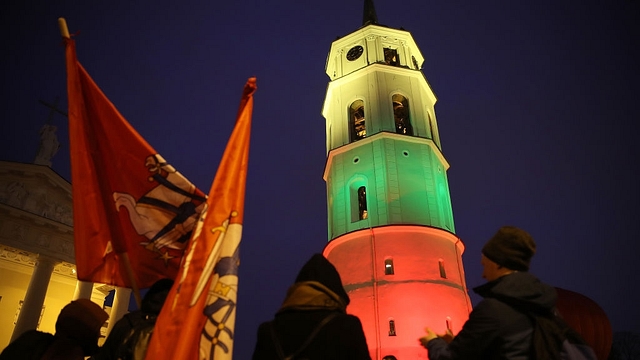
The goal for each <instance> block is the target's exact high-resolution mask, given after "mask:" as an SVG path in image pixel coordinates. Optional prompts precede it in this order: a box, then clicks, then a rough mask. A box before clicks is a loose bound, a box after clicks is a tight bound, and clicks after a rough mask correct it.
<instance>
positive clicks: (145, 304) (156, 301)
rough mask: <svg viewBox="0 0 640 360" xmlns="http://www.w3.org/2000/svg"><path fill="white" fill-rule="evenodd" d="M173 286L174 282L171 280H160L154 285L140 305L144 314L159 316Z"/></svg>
mask: <svg viewBox="0 0 640 360" xmlns="http://www.w3.org/2000/svg"><path fill="white" fill-rule="evenodd" d="M172 286H173V280H171V279H160V280H158V281H156V282H155V283H153V285H151V287H150V288H149V291H147V293H146V294H145V295H144V298H142V304H141V305H140V309H141V310H142V312H145V313H151V314H159V313H160V309H162V305H163V304H164V301H165V300H166V298H167V295H169V291H170V290H171V287H172Z"/></svg>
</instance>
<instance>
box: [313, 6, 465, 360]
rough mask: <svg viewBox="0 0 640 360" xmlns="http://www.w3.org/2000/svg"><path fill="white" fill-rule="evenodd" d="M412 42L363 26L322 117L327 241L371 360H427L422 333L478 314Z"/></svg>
mask: <svg viewBox="0 0 640 360" xmlns="http://www.w3.org/2000/svg"><path fill="white" fill-rule="evenodd" d="M423 61H424V58H423V56H422V54H421V53H420V50H419V49H418V47H417V45H416V43H415V41H414V40H413V37H412V36H411V34H410V33H409V32H407V31H405V30H397V29H391V28H388V27H386V26H382V25H379V24H378V22H377V17H376V13H375V9H374V7H373V1H372V0H366V1H365V6H364V20H363V26H362V27H361V28H359V29H357V30H356V31H354V32H352V33H351V34H348V35H346V36H344V37H342V38H339V39H337V40H336V41H334V42H333V43H332V45H331V50H330V52H329V57H328V59H327V65H326V71H327V74H328V75H329V77H330V78H331V81H330V82H329V86H328V88H327V95H326V99H325V102H324V106H323V109H322V114H323V116H324V117H325V118H326V139H327V140H326V141H327V142H326V145H327V162H326V167H325V170H324V179H325V181H326V182H327V209H328V228H329V243H328V244H327V246H326V247H325V249H324V255H325V256H326V257H327V258H328V259H329V260H330V261H331V262H332V263H333V264H334V265H335V266H336V267H337V269H338V271H339V272H340V276H341V277H342V281H343V283H344V286H345V289H346V290H347V292H348V294H349V297H350V298H351V304H350V305H349V307H348V309H347V310H348V312H349V313H352V314H354V315H357V316H358V317H359V318H360V320H361V321H362V324H363V326H364V329H365V334H366V337H367V343H368V345H369V351H370V353H371V356H372V358H373V359H379V360H381V359H398V360H400V359H412V360H413V359H426V358H427V352H426V350H425V349H424V348H422V347H421V346H420V345H419V343H418V338H419V337H421V336H423V335H424V328H425V326H427V325H428V326H430V327H432V328H433V329H434V330H435V331H436V332H438V333H443V332H445V330H446V329H447V326H449V327H450V328H451V329H452V331H453V332H454V333H457V332H458V331H460V329H461V327H462V324H463V323H464V322H465V321H466V320H467V318H468V314H469V312H470V311H471V303H470V301H469V297H468V295H467V290H466V284H465V279H464V269H463V266H462V252H463V251H464V245H463V244H462V242H461V240H460V239H459V238H458V237H457V236H456V235H455V229H454V225H453V214H452V211H451V200H450V196H449V186H448V182H447V175H446V171H447V169H448V168H449V164H448V163H447V161H446V159H445V158H444V155H443V153H442V146H441V144H440V137H439V135H438V126H437V122H436V116H435V112H434V105H435V103H436V97H435V95H434V93H433V91H432V90H431V87H430V86H429V84H428V83H427V80H426V78H425V76H424V75H423V73H422V72H421V70H420V69H421V65H422V63H423Z"/></svg>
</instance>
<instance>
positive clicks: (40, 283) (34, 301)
mask: <svg viewBox="0 0 640 360" xmlns="http://www.w3.org/2000/svg"><path fill="white" fill-rule="evenodd" d="M57 263H58V261H56V260H55V259H52V258H50V257H47V256H43V255H39V256H38V260H37V261H36V266H35V268H34V269H33V274H32V275H31V280H30V281H29V287H28V288H27V293H26V294H25V296H24V301H23V303H22V308H21V309H20V315H18V320H17V322H16V327H15V328H14V329H13V334H12V335H11V341H13V340H15V339H17V338H18V337H19V336H20V335H22V334H23V333H24V332H25V331H27V330H32V329H36V328H37V327H38V320H39V319H40V314H41V313H42V305H44V298H45V296H46V295H47V288H48V287H49V280H51V274H52V273H53V267H54V266H55V265H56V264H57Z"/></svg>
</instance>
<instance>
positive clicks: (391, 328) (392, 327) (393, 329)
mask: <svg viewBox="0 0 640 360" xmlns="http://www.w3.org/2000/svg"><path fill="white" fill-rule="evenodd" d="M389 336H396V322H395V321H393V320H389Z"/></svg>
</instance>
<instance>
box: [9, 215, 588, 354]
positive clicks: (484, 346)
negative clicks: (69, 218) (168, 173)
mask: <svg viewBox="0 0 640 360" xmlns="http://www.w3.org/2000/svg"><path fill="white" fill-rule="evenodd" d="M535 252H536V244H535V241H534V240H533V238H532V237H531V236H530V235H529V234H528V233H527V232H526V231H524V230H522V229H519V228H517V227H512V226H504V227H502V228H500V229H499V230H498V231H497V233H496V234H495V235H494V236H493V237H492V238H491V239H489V240H488V241H487V243H486V244H485V245H484V247H483V248H482V254H481V257H482V261H481V263H482V266H483V273H482V277H483V278H484V279H486V280H487V282H486V283H485V284H483V285H481V286H478V287H476V288H474V289H473V291H475V292H476V293H477V294H479V295H480V296H482V297H483V300H482V301H481V302H480V303H478V304H477V305H476V306H475V307H474V309H473V310H472V311H471V313H470V314H469V319H468V320H467V321H466V323H465V324H464V325H463V327H462V330H461V331H460V332H459V333H458V334H456V335H454V334H453V333H451V332H450V331H448V332H447V333H445V334H436V333H435V332H434V331H433V330H432V329H431V328H430V327H426V329H425V335H423V336H421V337H420V334H416V337H417V338H418V341H419V343H420V344H421V345H422V346H424V347H425V349H426V352H427V353H428V357H429V359H430V360H448V359H560V358H561V357H562V356H564V355H563V354H561V353H562V352H563V351H566V349H565V350H563V346H564V347H565V348H566V346H567V343H566V341H564V342H563V341H562V340H566V339H568V340H569V341H570V342H571V345H570V346H572V348H573V349H579V350H581V351H582V352H581V354H582V355H581V356H582V358H587V359H589V358H591V359H595V355H593V351H592V350H591V349H590V348H589V347H588V346H587V345H586V344H585V343H584V341H582V340H581V338H580V336H579V335H578V334H577V333H576V332H575V331H574V330H573V329H571V328H570V327H568V325H566V324H565V323H564V322H563V321H562V319H561V317H560V316H559V314H558V313H557V311H556V309H555V303H556V298H557V294H556V290H555V288H554V287H552V286H550V285H547V284H544V283H542V282H541V281H540V280H539V279H538V278H536V277H535V276H534V275H533V274H531V273H529V271H528V270H529V263H530V261H531V258H532V257H533V255H534V254H535ZM172 285H173V281H172V280H170V279H163V280H160V281H158V282H156V283H155V284H154V285H153V286H152V287H151V288H150V289H149V291H148V292H147V294H146V295H145V297H144V299H143V301H142V305H141V309H140V310H138V311H134V312H131V313H129V314H127V315H125V316H124V317H123V318H122V319H120V320H119V321H118V322H117V323H116V324H115V325H114V327H113V329H112V331H111V332H110V334H109V335H108V337H107V339H106V340H105V343H104V344H103V346H102V347H99V346H98V339H99V336H100V328H101V326H102V325H103V324H104V322H105V321H106V320H107V318H108V315H107V313H106V312H104V310H103V309H102V308H101V307H100V306H99V305H97V304H95V303H93V302H91V301H90V300H86V299H79V300H75V301H72V302H71V303H70V304H68V305H67V306H65V307H64V308H63V309H62V311H61V312H60V315H59V316H58V320H57V322H56V332H55V334H48V333H43V332H40V331H37V330H31V331H27V332H26V333H24V334H22V336H20V337H19V338H18V339H16V340H15V341H13V342H12V343H11V344H9V346H8V347H7V348H5V349H4V350H3V352H2V353H1V354H0V360H8V359H28V360H29V359H34V360H36V359H37V360H40V359H43V360H54V359H56V360H57V359H70V360H76V359H78V360H80V359H84V358H85V357H87V356H91V358H90V359H93V360H110V359H114V360H116V359H123V360H128V359H136V358H144V350H145V347H144V345H145V344H146V341H148V337H147V338H145V339H144V343H143V345H140V342H142V341H143V340H140V339H139V337H140V336H139V334H147V335H148V336H151V334H152V329H153V325H154V323H155V318H156V317H157V316H158V314H159V312H160V309H161V308H162V304H163V303H164V301H165V299H166V296H167V294H168V292H169V290H170V289H171V286H172ZM349 301H350V300H349V295H348V294H347V292H346V291H345V289H344V287H343V285H342V281H341V279H340V275H339V274H338V271H337V270H336V268H335V267H334V266H333V264H331V262H329V260H327V259H326V258H325V257H324V256H323V255H321V254H315V255H313V256H312V257H311V258H310V259H309V260H308V261H307V262H306V263H305V264H304V266H303V267H302V269H301V270H300V272H299V273H298V275H297V277H296V279H295V281H294V283H293V284H292V285H291V286H290V287H289V289H288V291H287V294H286V296H285V299H284V301H283V304H282V306H281V307H280V309H279V310H278V311H277V312H276V313H275V316H274V318H273V320H271V321H267V322H264V323H262V324H260V326H259V327H258V336H257V341H256V344H255V347H254V351H253V360H284V359H309V360H311V359H318V360H320V359H331V360H340V359H345V360H361V359H371V356H370V352H369V347H368V345H367V340H366V338H365V334H364V330H363V327H362V323H361V322H360V319H359V318H358V317H356V316H354V315H351V314H348V313H347V311H346V309H347V305H348V304H349ZM427 325H428V324H427ZM145 329H151V330H147V332H146V333H145V332H144V331H145Z"/></svg>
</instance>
